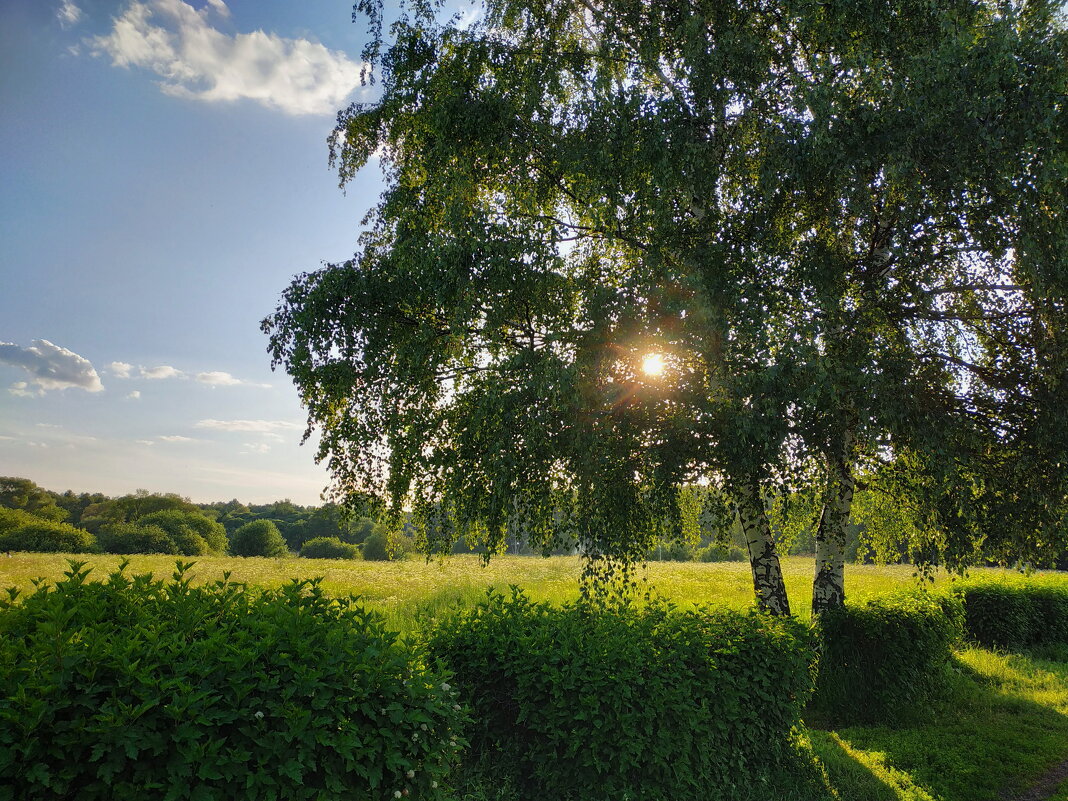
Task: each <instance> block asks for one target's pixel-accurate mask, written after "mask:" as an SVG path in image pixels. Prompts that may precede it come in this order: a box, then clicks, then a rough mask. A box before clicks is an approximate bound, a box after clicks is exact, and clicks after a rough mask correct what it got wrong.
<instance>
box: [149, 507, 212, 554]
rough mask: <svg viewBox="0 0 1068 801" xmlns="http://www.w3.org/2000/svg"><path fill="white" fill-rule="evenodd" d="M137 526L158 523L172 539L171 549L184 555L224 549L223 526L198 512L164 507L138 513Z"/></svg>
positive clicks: (208, 552) (156, 524) (155, 524)
mask: <svg viewBox="0 0 1068 801" xmlns="http://www.w3.org/2000/svg"><path fill="white" fill-rule="evenodd" d="M137 525H139V526H159V527H160V528H162V529H163V530H164V531H166V532H167V534H168V535H169V536H170V538H171V541H172V542H173V543H174V551H173V552H174V553H180V554H182V555H184V556H205V555H207V554H211V553H218V554H223V553H226V549H227V545H228V542H227V539H226V529H224V528H223V527H222V525H220V524H219V523H216V522H215V521H214V520H211V519H209V518H207V517H205V516H204V515H202V514H200V513H199V512H189V511H185V510H182V509H164V510H162V511H159V512H153V513H152V514H149V515H145V516H144V517H139V518H138V519H137Z"/></svg>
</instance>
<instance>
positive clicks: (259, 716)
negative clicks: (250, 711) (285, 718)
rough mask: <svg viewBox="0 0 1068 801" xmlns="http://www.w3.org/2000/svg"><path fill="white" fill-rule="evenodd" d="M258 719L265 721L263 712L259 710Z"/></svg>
mask: <svg viewBox="0 0 1068 801" xmlns="http://www.w3.org/2000/svg"><path fill="white" fill-rule="evenodd" d="M256 718H257V719H258V720H263V712H261V711H259V710H258V709H257V710H256Z"/></svg>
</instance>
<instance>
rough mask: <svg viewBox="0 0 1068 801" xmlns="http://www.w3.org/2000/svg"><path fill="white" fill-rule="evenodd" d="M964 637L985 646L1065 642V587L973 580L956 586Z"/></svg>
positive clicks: (1067, 630) (1067, 624)
mask: <svg viewBox="0 0 1068 801" xmlns="http://www.w3.org/2000/svg"><path fill="white" fill-rule="evenodd" d="M955 592H956V594H957V595H958V596H959V597H960V599H961V601H962V602H963V604H964V621H965V622H964V625H965V633H966V634H967V636H968V638H969V639H971V640H974V641H975V642H977V643H979V644H980V645H983V646H986V647H987V648H1006V649H1012V648H1027V647H1030V646H1035V645H1058V644H1068V589H1066V588H1064V587H1055V586H1049V585H1043V584H1022V583H1021V584H1011V583H993V582H991V583H982V584H980V583H975V584H964V585H962V586H960V587H958V588H957V589H956V591H955Z"/></svg>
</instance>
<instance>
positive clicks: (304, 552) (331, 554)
mask: <svg viewBox="0 0 1068 801" xmlns="http://www.w3.org/2000/svg"><path fill="white" fill-rule="evenodd" d="M300 555H301V556H303V557H304V558H306V559H359V558H360V549H359V548H358V547H357V546H355V545H350V544H349V543H347V542H342V541H341V540H340V539H338V538H337V537H316V538H315V539H312V540H308V541H307V542H305V543H304V545H302V546H301V549H300Z"/></svg>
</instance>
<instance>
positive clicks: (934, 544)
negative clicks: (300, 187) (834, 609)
mask: <svg viewBox="0 0 1068 801" xmlns="http://www.w3.org/2000/svg"><path fill="white" fill-rule="evenodd" d="M1057 8H1058V4H1057V3H1054V2H1044V1H1042V0H1039V1H1038V2H986V1H985V0H983V1H981V0H951V1H950V2H946V3H937V4H931V3H927V2H920V0H908V1H906V2H899V3H893V4H885V3H865V2H859V3H858V2H853V0H849V1H848V2H847V1H846V0H832V1H831V2H815V1H814V0H793V1H792V2H786V3H776V4H772V5H767V4H763V3H757V2H752V1H751V0H738V2H734V3H711V2H706V1H703V0H691V1H690V2H682V3H665V4H650V3H647V2H636V1H635V0H600V1H598V0H541V1H540V2H536V3H528V2H524V3H518V2H514V0H485V2H483V3H482V5H481V6H480V7H479V10H480V13H479V14H478V16H477V17H476V19H475V21H474V22H473V23H471V24H466V25H464V24H460V22H459V20H457V19H450V20H443V19H441V18H440V15H439V7H438V5H437V4H433V3H420V2H416V3H412V4H411V5H409V6H407V7H405V8H403V9H402V11H401V14H400V17H399V19H398V20H397V21H396V22H394V23H393V25H392V26H391V28H390V30H389V31H388V36H387V35H385V34H384V33H383V18H382V7H381V4H380V3H375V2H373V0H361V2H359V3H357V6H356V11H357V12H365V13H367V14H368V15H369V18H370V21H371V24H370V32H371V39H370V43H369V44H368V47H367V50H366V52H365V54H364V55H365V58H366V59H367V60H368V61H369V63H371V64H372V66H373V71H372V77H373V78H374V79H375V80H376V82H377V85H378V86H379V87H380V96H379V98H378V99H377V100H376V101H375V102H373V103H367V104H355V105H352V106H350V107H349V108H347V109H344V110H342V111H341V112H340V114H339V117H338V126H337V129H336V130H335V132H334V136H333V137H332V139H331V154H332V158H333V160H334V163H335V164H336V165H337V167H338V169H339V174H340V177H341V181H342V183H345V182H347V181H349V180H351V179H353V178H354V176H355V175H356V173H357V171H358V170H359V169H360V168H361V167H363V166H364V165H366V164H367V163H368V162H369V161H371V160H372V158H377V159H378V160H379V161H380V163H381V165H382V168H383V170H384V173H385V177H386V182H387V188H386V191H385V192H384V193H383V195H382V197H381V200H380V202H379V204H378V205H377V206H376V207H375V208H374V209H373V210H372V211H371V212H370V214H369V215H368V217H367V220H366V222H367V223H368V228H367V230H366V232H365V233H364V234H363V235H362V237H361V240H360V249H359V251H358V252H357V253H356V255H355V256H354V258H353V259H352V260H350V261H347V262H344V263H341V264H334V265H328V266H327V267H325V268H323V269H321V270H318V271H316V272H313V273H307V274H304V275H301V276H299V277H298V278H297V279H296V280H295V281H294V282H293V284H292V285H291V286H290V287H289V289H288V290H287V291H286V293H285V295H284V298H283V301H282V303H281V304H280V306H279V308H278V309H277V311H276V312H275V313H274V314H273V315H272V316H271V317H269V318H268V319H267V320H265V321H264V329H265V331H266V332H268V333H269V334H270V337H271V341H270V350H271V353H272V355H273V359H274V362H275V364H276V365H281V366H283V367H284V368H285V369H286V370H287V371H288V372H289V373H290V374H291V375H292V377H293V379H294V381H295V383H296V385H297V387H298V390H299V391H300V395H301V400H302V402H303V403H304V405H305V406H306V408H307V410H308V416H309V427H310V428H316V429H318V430H320V431H321V433H322V438H321V444H320V448H319V452H318V455H319V458H321V459H323V460H325V461H326V462H327V464H328V466H329V467H330V469H331V471H332V474H333V476H334V480H335V490H336V492H337V494H338V496H339V497H341V498H348V499H352V498H355V497H365V496H367V495H370V496H372V497H375V498H388V499H389V501H390V503H391V504H392V506H393V508H394V510H397V511H399V510H400V509H402V508H404V507H406V506H410V507H411V508H412V509H413V510H415V512H416V513H417V515H419V516H421V517H422V518H423V519H424V521H428V522H433V519H434V518H435V517H437V518H442V517H445V518H447V519H448V520H450V521H451V522H452V524H451V525H449V526H443V525H427V526H426V529H427V530H428V531H433V532H435V533H436V534H435V536H432V537H430V538H429V541H428V543H427V544H428V546H429V547H430V548H431V549H435V548H438V549H444V548H445V547H446V546H447V545H448V544H449V543H448V540H450V539H451V538H455V537H456V536H460V535H463V534H465V533H468V532H479V533H480V534H483V535H485V536H486V538H487V539H488V541H489V542H490V544H491V545H493V544H496V545H498V546H499V545H500V543H501V542H503V539H504V537H505V532H506V530H507V529H508V526H509V525H510V524H513V523H515V521H522V524H523V528H524V530H526V531H527V532H528V535H529V537H530V539H531V540H532V542H534V543H536V544H538V545H540V546H542V547H544V548H546V549H548V548H551V547H552V546H554V545H556V544H558V543H559V541H560V540H561V538H566V537H573V538H574V539H575V540H576V541H577V542H578V543H579V544H580V547H581V548H582V549H583V551H584V553H586V554H587V556H589V557H591V559H590V564H591V565H594V566H597V565H600V566H605V565H607V566H608V567H609V568H622V569H623V570H624V571H626V569H627V568H628V566H629V565H631V564H632V563H633V562H634V561H636V560H639V559H641V558H642V555H643V554H644V553H645V552H646V550H647V549H648V547H649V544H650V543H651V542H652V541H653V540H654V539H655V538H657V537H660V536H663V535H664V534H665V533H671V532H681V531H682V530H684V529H685V528H686V526H688V525H692V521H693V519H694V517H695V510H694V509H693V508H692V506H693V505H692V503H687V502H686V501H685V498H686V497H688V496H687V495H686V493H685V492H684V490H685V489H686V488H688V487H693V486H694V485H698V486H709V487H713V488H715V490H716V491H715V492H708V493H705V495H706V497H707V498H709V499H711V501H712V502H715V501H716V499H719V498H723V497H726V498H729V499H730V504H731V508H730V509H729V510H727V509H724V510H723V512H724V513H728V512H729V513H730V514H733V515H735V516H736V517H737V519H738V520H739V521H740V522H741V524H742V528H743V530H744V531H745V534H746V539H747V542H748V545H749V553H750V561H751V564H752V567H753V577H754V586H755V590H756V594H757V598H758V601H759V602H760V604H761V605H762V606H763V607H764V608H766V609H769V610H771V611H774V612H786V611H788V610H789V604H788V601H787V599H786V597H785V590H784V588H783V585H782V580H781V572H780V571H779V566H778V558H777V555H776V543H775V540H774V537H773V536H772V533H771V529H770V526H769V522H768V516H767V511H766V510H767V507H768V505H769V503H770V500H771V498H772V497H773V496H775V495H779V496H781V497H787V496H791V495H796V494H797V493H799V492H801V491H805V492H808V493H809V494H810V496H811V497H812V498H813V499H814V503H813V506H812V508H813V510H814V512H813V513H814V515H815V519H816V520H818V530H817V569H816V584H815V591H814V596H815V598H816V606H817V611H819V609H820V608H824V607H826V606H830V605H835V604H837V603H841V601H842V598H843V596H844V589H843V588H844V585H843V581H842V561H843V559H842V547H843V539H844V530H845V525H846V523H847V522H848V520H849V517H850V514H851V502H852V497H853V492H854V487H855V486H856V482H857V480H858V478H860V479H861V480H863V481H865V482H866V483H867V482H869V481H870V485H871V486H873V487H877V488H879V490H880V491H885V492H886V493H887V494H888V495H889V496H891V497H893V498H894V501H895V503H899V504H903V505H905V506H907V507H908V508H909V509H910V510H912V513H913V518H912V521H913V523H914V524H915V525H914V526H913V529H912V530H913V531H914V532H915V538H916V547H915V548H914V549H913V555H914V557H916V558H918V559H920V560H926V561H928V562H937V561H944V562H947V563H948V564H950V565H953V566H960V565H964V564H967V563H968V562H969V561H970V560H973V559H974V558H976V556H977V554H979V553H981V552H982V551H983V549H984V548H985V549H987V550H990V551H992V552H995V553H1008V552H1010V551H1011V552H1013V553H1019V552H1026V553H1028V554H1031V553H1034V554H1038V553H1041V552H1042V550H1043V548H1044V547H1045V546H1046V545H1048V544H1050V543H1052V542H1053V541H1054V540H1055V539H1056V538H1057V537H1058V536H1060V537H1063V531H1064V529H1063V527H1062V528H1060V529H1057V528H1056V526H1057V521H1058V516H1059V515H1061V514H1063V512H1064V510H1065V506H1066V504H1065V497H1066V495H1068V486H1066V481H1068V479H1066V473H1068V470H1066V469H1065V467H1066V465H1068V461H1066V460H1065V453H1066V452H1068V447H1066V442H1065V432H1064V426H1063V425H1058V419H1057V417H1058V415H1059V411H1058V410H1059V409H1060V408H1063V402H1064V400H1065V399H1066V392H1068V389H1066V387H1068V379H1066V365H1068V356H1066V353H1068V332H1066V325H1065V323H1066V306H1065V304H1066V299H1068V258H1066V252H1068V249H1066V245H1068V227H1066V224H1065V215H1064V208H1065V206H1066V200H1068V197H1066V185H1068V155H1066V153H1068V148H1066V143H1065V129H1066V126H1065V114H1064V97H1065V95H1066V90H1068V78H1066V76H1068V66H1066V65H1068V39H1066V35H1065V31H1064V27H1063V24H1062V22H1061V21H1060V20H1059V19H1058V17H1057V13H1058V11H1057ZM650 359H651V361H650ZM649 364H656V365H657V369H649V367H648V365H649ZM724 516H727V514H725V515H724ZM1057 531H1060V532H1061V533H1060V534H1057V533H1056V532H1057ZM1021 549H1023V550H1022V551H1021Z"/></svg>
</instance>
